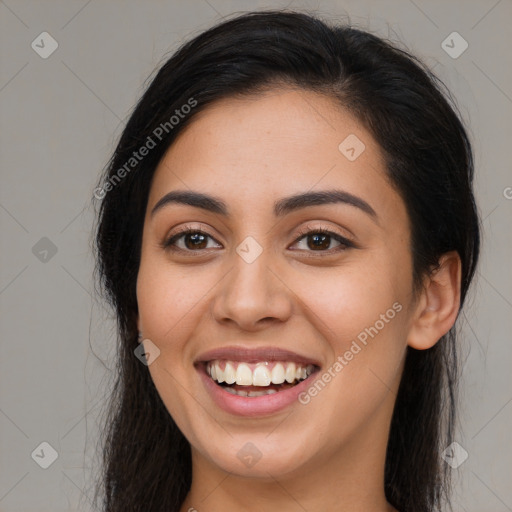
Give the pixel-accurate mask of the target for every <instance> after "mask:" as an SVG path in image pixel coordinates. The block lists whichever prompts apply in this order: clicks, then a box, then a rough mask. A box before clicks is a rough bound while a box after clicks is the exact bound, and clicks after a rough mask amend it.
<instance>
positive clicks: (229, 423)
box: [137, 89, 460, 512]
mask: <svg viewBox="0 0 512 512" xmlns="http://www.w3.org/2000/svg"><path fill="white" fill-rule="evenodd" d="M350 134H355V135H356V136H357V137H358V139H360V140H361V141H362V142H363V143H364V145H365V148H364V151H362V153H361V154H360V155H359V156H358V157H357V158H356V159H355V160H353V161H350V160H349V159H348V158H347V157H346V154H344V153H343V152H342V151H340V150H339V149H338V146H339V145H340V143H341V142H342V141H343V140H345V139H346V137H347V136H349V135H350ZM350 156H352V155H350ZM334 189H336V190H342V191H345V192H348V193H350V194H352V195H353V196H357V197H358V198H360V199H362V200H363V201H365V202H366V203H367V204H368V205H370V207H371V209H373V211H374V212H375V215H372V214H371V213H368V212H367V211H364V209H361V208H359V207H356V206H354V205H350V204H346V203H343V202H337V203H330V204H318V205H314V206H307V207H303V208H300V209H298V210H295V211H291V212H289V213H286V214H285V215H282V216H280V217H276V216H275V215H274V211H273V210H274V202H275V201H278V200H280V199H282V198H284V197H287V196H290V195H294V194H299V193H305V192H317V191H321V190H322V191H328V190H334ZM176 190H182V191H196V192H201V193H203V194H208V195H210V196H214V197H216V198H218V199H221V200H222V201H223V202H224V203H225V204H226V206H227V208H228V210H229V213H230V214H231V215H230V216H229V217H227V216H224V215H222V214H220V213H212V212H210V211H207V210H204V209H202V208H198V207H194V206H190V205H184V204H176V203H170V204H167V205H165V206H164V207H162V208H160V209H158V210H157V211H156V212H155V213H154V215H151V210H152V209H153V207H154V206H155V205H156V204H157V202H158V201H159V200H160V199H161V198H162V197H163V196H164V195H166V194H167V193H168V192H170V191H176ZM184 226H187V227H189V228H191V229H193V230H198V231H200V232H201V231H202V232H204V233H205V234H206V235H207V236H206V238H205V239H204V244H199V245H194V243H193V241H191V239H190V235H184V236H182V237H181V238H179V239H178V240H176V241H175V242H174V248H175V249H174V250H172V248H169V247H168V248H167V249H165V248H163V247H162V244H163V242H164V241H165V240H167V239H169V238H170V237H171V236H172V235H174V234H176V233H177V232H178V231H179V229H180V228H182V227H184ZM306 228H307V229H306ZM318 228H324V229H326V230H329V231H332V232H333V233H334V234H335V235H339V236H341V237H343V238H344V239H346V240H348V242H349V244H348V245H344V244H343V243H340V242H339V241H337V240H336V239H335V238H333V237H332V236H331V237H329V236H327V238H326V239H324V243H323V245H322V244H320V245H321V246H320V247H319V248H318V246H317V245H315V244H314V240H312V239H314V236H315V233H316V231H315V230H317V229H318ZM300 230H302V231H305V232H311V233H312V234H310V235H303V236H302V238H301V239H300V240H299V241H297V238H298V236H299V235H300V234H301V231H300ZM196 236H197V235H196ZM248 236H250V237H252V238H253V239H254V240H255V241H257V243H258V244H259V246H260V247H261V249H262V252H261V254H260V255H259V256H258V257H257V258H256V259H255V260H254V261H252V262H251V263H247V261H245V260H244V259H243V258H242V257H241V256H240V255H239V254H238V253H237V252H236V248H237V247H238V246H239V245H240V243H241V242H242V241H244V239H246V237H248ZM196 240H197V238H196ZM196 247H198V248H196ZM459 290H460V260H459V258H458V256H457V255H456V254H455V253H448V254H446V255H445V256H444V257H443V259H442V261H441V267H440V269H439V270H438V271H437V272H436V273H435V274H433V275H432V276H428V277H426V278H425V281H424V287H423V290H422V291H421V292H420V293H419V294H418V295H416V296H415V295H413V293H412V255H411V251H410V226H409V219H408V216H407V212H406V209H405V205H404V202H403V201H402V199H401V197H400V196H399V194H398V193H397V191H396V190H395V189H394V188H393V187H392V186H391V185H390V183H389V182H388V179H387V177H386V171H385V166H384V161H383V156H382V152H381V150H380V148H379V146H378V145H377V143H376V142H375V141H374V139H373V138H372V137H371V135H370V134H369V132H367V131H366V130H365V129H364V128H363V126H362V125H361V124H360V123H359V122H358V121H357V120H356V119H355V118H354V117H353V116H352V115H351V114H349V113H348V112H347V111H345V110H344V109H342V108H340V107H338V106H337V105H336V104H335V103H334V101H333V100H331V99H330V98H326V97H324V96H320V95H318V94H316V93H312V92H306V91H302V90H292V89H279V90H273V91H270V92H268V93H265V94H264V95H258V96H251V97H247V98H244V99H226V100H222V101H220V102H218V103H216V104H215V105H212V106H210V107H209V108H207V109H206V110H205V111H204V112H202V113H201V114H200V115H199V116H198V117H196V119H195V120H194V121H193V122H192V123H191V125H189V126H188V127H187V129H185V130H184V132H182V133H181V134H180V136H179V137H178V139H177V140H176V141H175V143H174V144H173V145H172V146H171V147H170V148H169V150H168V151H167V153H166V155H165V156H164V158H163V160H162V161H161V163H160V165H159V166H158V168H157V170H156V173H155V176H154V180H153V183H152V186H151V190H150V195H149V200H148V208H147V214H146V219H145V224H144V233H143V243H142V257H141V264H140V269H139V274H138V281H137V300H138V305H139V317H138V324H139V329H140V330H141V331H142V333H143V337H144V338H145V339H149V340H151V342H152V343H154V344H155V345H156V346H157V347H158V348H159V349H160V356H159V357H158V358H157V359H156V360H155V361H154V362H153V363H152V364H151V365H150V366H149V367H148V368H149V371H150V374H151V377H152V379H153V381H154V383H155V386H156V388H157V390H158V392H159V394H160V396H161V397H162V400H163V401H164V403H165V405H166V407H167V409H168V411H169V413H170V414H171V415H172V417H173V418H174V420H175V422H176V423H177V425H178V427H179V428H180V429H181V431H182V432H183V433H184V435H185V436H186V437H187V439H188V441H189V442H190V444H191V447H192V458H193V479H192V486H191V489H190V492H189V494H188V496H187V498H186V501H185V503H184V504H183V506H182V508H181V511H182V512H186V511H189V510H190V509H192V510H197V511H198V512H202V511H208V512H221V511H222V512H225V511H226V510H245V511H258V512H260V511H262V510H265V511H266V510H268V511H274V510H278V511H280V512H292V511H304V510H307V511H325V510H329V511H334V510H336V511H345V512H359V511H361V512H362V511H365V512H369V511H375V512H391V511H395V512H396V510H395V509H394V508H393V507H392V506H391V505H390V504H389V503H388V502H387V501H386V498H385V494H384V461H385V452H386V445H387V440H388V436H389V425H390V421H391V415H392V411H393V406H394V403H395V398H396V392H397V389H398V385H399V382H400V377H401V374H402V369H403V363H404V357H405V352H406V347H407V346H408V345H409V346H411V347H414V348H416V349H420V350H421V349H427V348H429V347H431V346H433V345H434V344H435V343H436V342H437V341H438V340H439V338H440V337H441V336H442V335H443V334H445V333H446V332H448V330H449V329H450V328H451V326H452V325H453V323H454V322H455V319H456V315H457V312H458V307H459V296H460V291H459ZM393 305H395V309H394V314H393V315H391V313H390V310H393ZM397 305H398V306H400V308H399V307H398V306H397ZM398 309H400V310H399V311H397V310H398ZM382 315H383V316H384V318H383V316H382ZM391 316H393V317H392V318H390V317H391ZM379 320H380V323H377V322H378V321H379ZM381 324H382V327H380V326H381ZM371 326H373V327H374V329H375V328H376V326H377V331H378V333H377V334H376V335H374V336H373V337H368V339H367V344H366V345H363V344H361V343H359V345H360V348H361V350H360V351H358V352H357V353H356V354H355V355H353V357H350V356H348V357H345V355H346V354H347V351H350V349H351V347H353V345H352V343H353V341H354V340H358V335H361V333H362V332H365V329H368V328H370V327H371ZM359 339H360V338H359ZM228 345H237V346H241V347H251V348H252V347H264V346H276V347H281V348H285V349H288V350H291V351H294V352H298V353H299V354H301V355H306V356H310V357H313V358H315V359H316V360H318V361H319V362H320V367H321V369H320V374H319V375H321V374H322V373H323V372H326V371H328V370H329V369H331V377H332V378H331V379H330V381H329V382H328V384H327V385H326V386H325V387H324V388H323V389H322V390H321V391H320V392H318V393H317V394H315V396H310V397H309V398H310V399H309V401H308V402H307V403H300V402H299V401H297V402H294V403H293V404H292V405H290V406H287V407H286V408H285V409H283V410H280V411H278V412H276V413H273V414H269V415H263V416H253V417H244V416H240V415H236V414H231V413H228V412H226V411H224V410H222V409H221V408H219V407H218V405H217V404H216V403H215V402H214V401H212V399H211V398H210V395H209V394H208V392H207V390H206V389H205V385H204V383H203V381H202V379H201V378H200V377H199V375H198V372H197V371H196V369H195V367H194V361H195V360H196V359H197V357H198V356H199V355H200V354H202V353H204V352H205V351H207V350H210V349H214V348H218V347H225V346H228ZM338 357H344V361H345V362H346V364H343V365H342V369H341V370H339V371H336V370H333V368H334V367H335V363H336V361H339V359H337V358H338ZM349 357H350V359H349ZM338 368H339V366H338ZM333 375H334V376H333ZM305 401H306V400H304V402H305ZM249 442H250V443H252V445H254V446H256V447H257V449H258V451H259V452H260V453H261V458H260V459H259V460H258V462H257V463H256V464H254V465H252V466H250V467H248V466H247V465H246V464H244V463H243V461H242V460H241V458H240V457H239V456H237V454H238V453H239V451H240V450H241V449H242V448H243V447H244V446H246V444H247V443H249Z"/></svg>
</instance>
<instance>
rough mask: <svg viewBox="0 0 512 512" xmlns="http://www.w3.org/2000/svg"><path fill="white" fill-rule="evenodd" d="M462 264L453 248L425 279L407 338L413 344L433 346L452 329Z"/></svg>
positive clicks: (457, 305) (414, 346) (456, 312)
mask: <svg viewBox="0 0 512 512" xmlns="http://www.w3.org/2000/svg"><path fill="white" fill-rule="evenodd" d="M461 266H462V265H461V261H460V256H459V254H458V253H457V252H456V251H451V252H448V253H446V254H443V256H442V257H441V258H440V260H439V267H438V268H437V269H435V270H434V271H433V272H432V273H431V274H430V275H429V276H427V277H426V278H425V284H424V287H423V290H422V292H421V297H420V298H419V300H418V302H417V306H416V312H415V315H414V318H413V319H412V324H411V328H410V330H409V336H408V338H407V343H408V345H409V346H410V347H412V348H415V349H417V350H425V349H427V348H431V347H433V346H434V345H435V344H436V343H437V342H438V341H439V340H440V338H441V337H442V336H444V335H445V334H446V333H447V332H448V331H449V330H450V329H451V328H452V326H453V324H454V323H455V320H456V319H457V314H458V312H459V308H460V281H461Z"/></svg>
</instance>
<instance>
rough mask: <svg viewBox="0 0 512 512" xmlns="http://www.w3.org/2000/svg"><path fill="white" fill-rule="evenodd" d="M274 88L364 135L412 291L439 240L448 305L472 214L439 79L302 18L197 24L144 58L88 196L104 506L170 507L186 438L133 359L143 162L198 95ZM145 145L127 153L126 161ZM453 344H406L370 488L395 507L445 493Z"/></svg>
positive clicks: (452, 336) (175, 500) (456, 128)
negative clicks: (100, 347) (103, 377)
mask: <svg viewBox="0 0 512 512" xmlns="http://www.w3.org/2000/svg"><path fill="white" fill-rule="evenodd" d="M279 84H286V85H292V86H294V87H299V88H302V89H304V90H309V91H315V92H318V93H321V94H327V95H329V96H330V97H332V98H333V99H334V100H335V101H337V102H339V103H340V104H341V105H343V106H344V107H346V108H348V109H349V110H350V111H351V112H352V113H353V114H354V115H355V116H356V117H357V119H358V120H359V121H360V122H361V123H363V125H364V126H365V127H366V128H367V129H368V130H369V131H370V133H371V134H372V135H373V136H374V138H375V140H376V141H377V142H378V143H379V144H380V146H381V148H382V150H383V152H384V154H385V157H386V167H387V174H388V177H389V179H390V182H391V183H392V184H393V186H395V187H396V189H397V190H398V192H399V193H400V195H401V197H402V198H403V200H404V202H405V205H406V208H407V212H408V215H409V219H410V224H411V231H412V232H411V239H412V244H411V251H412V255H413V263H414V265H413V268H414V272H413V276H412V279H413V283H414V285H415V290H418V289H419V287H420V283H421V278H422V277H424V276H425V275H426V274H428V273H429V272H431V271H432V270H433V269H435V268H436V265H437V263H438V261H439V258H440V256H441V255H442V254H444V253H446V252H448V251H452V250H455V251H457V252H458V254H459V255H460V257H461V260H462V289H461V306H462V304H463V303H464V299H465V297H466V293H467V291H468V287H469V285H470V282H471V280H472V278H473V275H474V272H475V267H476V264H477V260H478V253H479V245H480V227H479V225H480V223H479V217H478V211H477V208H476V205H475V201H474V196H473V191H472V182H473V158H472V150H471V145H470V142H469V140H468V136H467V133H466V131H465V128H464V126H463V124H462V122H461V116H460V114H459V112H458V110H457V108H456V106H455V103H454V101H453V100H452V99H451V97H450V94H449V92H448V91H447V90H446V88H445V87H444V85H443V84H442V82H441V81H440V80H439V79H437V78H436V77H435V76H434V75H433V74H432V73H431V72H430V71H429V70H428V69H427V68H426V67H425V66H424V65H423V64H422V63H421V61H419V60H418V59H417V58H415V57H414V56H412V55H411V54H409V53H408V52H407V51H404V50H403V49H400V48H398V47H396V46H394V45H393V44H391V43H389V42H387V41H385V40H383V39H381V38H379V37H376V36H375V35H372V34H370V33H368V32H366V31H363V30H360V29H356V28H354V27H352V26H350V25H347V24H340V25H335V24H329V23H327V22H325V21H322V20H320V19H318V18H317V17H316V16H313V15H310V14H305V13H297V12H289V11H260V12H253V13H246V14H243V15H239V16H237V17H236V18H233V19H230V20H228V21H224V22H222V23H220V24H218V25H216V26H215V27H213V28H211V29H209V30H207V31H206V32H203V33H202V34H200V35H199V36H197V37H195V38H194V39H192V40H191V41H189V42H187V43H186V44H184V45H183V46H182V47H181V48H180V49H179V50H178V51H177V52H176V53H174V54H173V55H172V56H171V57H170V58H169V59H168V60H167V61H166V62H165V63H164V64H163V65H162V66H161V67H160V68H159V69H158V72H157V73H156V75H155V76H154V77H153V79H152V80H151V83H150V84H149V85H148V86H147V88H146V91H145V92H144V94H143V96H142V98H141V99H140V101H139V102H138V104H137V105H136V107H135V109H134V111H133V113H132V114H131V116H130V118H129V120H128V122H127V124H126V127H125V129H124V131H123V133H122V135H121V137H120V140H119V143H118V144H117V147H116V148H115V151H114V153H113V155H112V157H111V159H110V162H109V164H108V165H107V166H106V169H105V170H104V173H103V176H102V177H101V179H100V181H99V183H98V188H97V189H96V192H95V195H96V197H97V199H98V202H99V208H98V212H97V228H96V232H95V242H96V247H95V248H96V250H97V267H96V271H97V277H98V283H99V284H100V286H101V287H102V289H103V290H104V292H105V296H106V298H107V299H108V301H109V302H110V304H111V306H112V307H113V309H114V311H115V313H116V318H117V325H118V347H117V349H118V352H117V367H116V368H115V371H116V372H117V373H116V378H117V380H116V383H115V386H114V389H113V390H112V394H111V399H110V402H109V404H108V406H107V408H106V416H105V419H104V421H105V429H104V431H103V438H102V440H101V442H102V446H103V451H102V457H103V465H102V474H101V478H100V479H99V483H98V487H97V492H96V494H95V499H96V500H97V499H101V509H102V510H104V511H105V512H131V511H144V512H147V511H151V512H158V511H162V512H164V511H165V512H173V511H178V510H179V508H180V506H181V504H182V503H183V500H184V498H185V496H186V494H187V492H188V490H189V488H190V484H191V459H190V446H189V444H188V442H187V441H186V439H185V438H184V436H183V434H182V433H181V432H180V430H179V429H178V428H177V426H176V424H175V422H174V421H173V418H172V417H171V416H170V414H169V413H168V411H167V409H166V408H165V406H164V404H163V402H162V400H161V399H160V397H159V395H158V393H157V391H156V389H155V386H154V384H153V382H152V379H151V378H150V375H149V372H148V369H147V367H146V366H144V365H143V364H141V363H140V361H139V360H138V359H137V358H136V357H135V356H134V349H135V348H136V347H137V346H138V340H137V324H136V315H137V299H136V280H137V272H138V269H139V262H140V251H141V240H142V229H143V222H144V216H145V210H146V206H147V200H148V193H149V188H150V184H151V180H152V176H153V173H154V172H155V169H156V167H157V165H158V163H159V161H160V160H161V158H162V156H163V154H164V153H165V151H166V150H167V149H168V148H169V146H170V145H171V144H172V143H173V141H174V140H175V138H176V136H177V135H178V134H179V133H180V132H181V131H182V130H183V129H184V128H185V127H186V126H187V125H188V124H189V123H190V122H192V121H193V119H194V117H195V116H196V115H197V114H198V113H199V112H201V111H202V110H204V109H205V108H207V107H208V105H211V104H212V103H213V102H215V101H217V100H219V99H221V98H226V97H229V96H235V95H247V94H254V93H257V92H259V91H262V90H265V89H266V88H272V87H278V86H279ZM184 105H189V107H190V108H189V107H187V108H185V107H184ZM177 111H178V112H177ZM173 116H174V118H173ZM177 116H178V117H179V120H178V117H177ZM156 134H158V136H157V135H156ZM150 139H151V140H152V141H153V142H154V143H155V144H154V146H153V144H149V140H150ZM149 145H151V146H153V147H151V149H150V150H149V151H148V152H147V154H146V155H145V156H144V157H143V158H142V157H141V158H140V159H138V158H137V159H136V160H135V159H133V158H134V156H133V155H134V152H139V151H140V148H141V147H142V146H146V147H147V146H149ZM139 156H140V155H139ZM131 159H132V160H131ZM122 169H124V172H123V171H122ZM456 349H457V347H456V329H455V327H454V328H452V329H451V331H450V332H449V333H448V334H447V335H445V336H443V338H441V339H440V340H439V342H438V343H437V344H435V345H434V346H433V347H432V348H430V349H428V350H423V351H417V350H414V349H412V348H408V349H407V355H406V361H405V369H404V372H403V376H402V379H401V384H400V388H399V391H398V396H397V399H396V404H395V409H394V412H393V417H392V423H391V430H390V436H389V443H388V448H387V454H386V462H385V493H386V497H387V500H388V501H389V502H390V503H391V504H392V505H393V506H394V507H396V508H397V509H398V510H399V511H400V512H432V511H435V510H441V507H442V506H444V505H443V503H449V492H450V478H449V476H450V475H449V471H448V470H447V465H446V464H444V463H443V461H442V460H441V459H440V456H439V454H440V451H441V450H442V449H443V448H444V447H446V446H447V445H448V444H449V443H450V442H451V441H452V438H453V430H454V425H455V406H456V385H457V381H458V363H457V350H456ZM448 469H449V468H448Z"/></svg>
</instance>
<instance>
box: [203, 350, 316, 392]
mask: <svg viewBox="0 0 512 512" xmlns="http://www.w3.org/2000/svg"><path fill="white" fill-rule="evenodd" d="M318 369H319V368H318V367H317V366H316V365H313V364H308V365H302V364H298V363H293V362H287V361H272V362H269V361H262V362H258V363H245V362H241V361H229V360H220V359H216V360H213V361H208V362H207V363H206V366H205V370H206V374H207V375H208V376H209V377H210V378H211V379H212V380H213V381H214V382H215V383H216V384H217V385H219V386H220V387H222V388H223V389H224V390H225V391H227V392H228V393H231V394H232V395H238V396H244V397H258V396H264V395H271V394H274V393H279V392H281V391H285V390H287V389H290V388H292V387H294V386H296V385H297V384H299V383H300V382H302V381H304V380H306V379H308V378H309V377H310V376H311V375H312V374H313V373H315V372H316V371H318Z"/></svg>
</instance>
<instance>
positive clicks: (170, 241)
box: [161, 226, 355, 254]
mask: <svg viewBox="0 0 512 512" xmlns="http://www.w3.org/2000/svg"><path fill="white" fill-rule="evenodd" d="M187 234H201V235H205V236H207V237H209V238H211V239H212V240H215V238H213V237H212V236H211V235H210V234H208V233H207V232H206V231H203V230H201V229H198V228H193V227H191V226H184V227H183V228H181V229H180V230H179V231H178V232H177V233H174V234H173V235H172V236H171V237H169V238H167V239H166V240H164V242H163V243H162V244H161V247H162V249H164V250H167V251H173V252H186V253H190V254H194V253H195V254H198V253H200V252H202V251H204V249H197V250H192V249H181V248H179V247H176V246H174V243H175V242H176V241H177V240H179V239H180V238H181V237H183V236H184V235H187ZM317 234H318V235H328V236H330V237H331V238H333V239H334V240H336V241H337V242H339V243H340V244H341V245H340V246H338V247H336V248H334V249H327V250H325V251H323V250H319V251H312V250H310V251H306V252H321V253H327V254H333V253H338V252H342V251H346V250H347V249H350V248H355V244H353V243H352V242H351V241H350V240H348V239H346V238H345V237H343V236H341V235H339V234H338V233H335V232H334V231H330V230H329V229H326V228H323V227H319V228H311V227H310V226H306V228H304V229H303V230H299V233H298V235H297V237H296V238H295V240H294V242H293V244H296V243H297V242H299V241H300V240H302V239H303V238H304V237H306V236H307V235H317ZM215 241H216V240H215ZM216 242H217V241H216ZM217 243H218V242H217Z"/></svg>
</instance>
